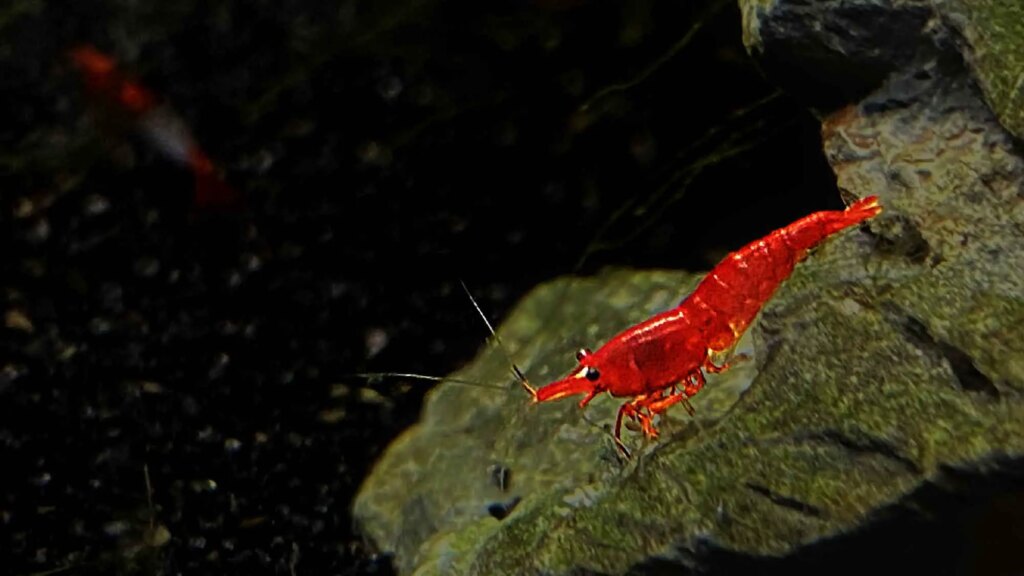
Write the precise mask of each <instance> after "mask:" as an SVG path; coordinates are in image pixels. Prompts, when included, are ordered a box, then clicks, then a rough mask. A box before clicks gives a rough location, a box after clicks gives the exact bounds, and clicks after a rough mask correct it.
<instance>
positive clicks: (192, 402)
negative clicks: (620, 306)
mask: <svg viewBox="0 0 1024 576" xmlns="http://www.w3.org/2000/svg"><path fill="white" fill-rule="evenodd" d="M142 4H146V3H142ZM151 4H152V6H148V7H147V6H143V5H139V4H138V3H129V2H119V1H114V0H109V1H102V2H101V1H92V2H75V3H63V2H61V3H58V2H47V1H44V0H14V2H12V3H10V4H9V6H8V7H6V8H2V9H0V221H2V230H3V232H2V236H0V238H2V243H3V247H2V253H3V254H5V256H4V257H3V258H0V278H2V282H0V283H2V294H3V299H4V312H5V327H4V328H3V329H2V337H0V370H2V372H0V463H2V472H0V566H3V567H4V569H3V572H4V573H10V574H32V573H42V572H45V571H48V570H54V569H66V571H65V573H76V574H77V573H80V574H89V573H112V572H113V573H145V574H158V573H167V574H173V573H187V574H203V573H210V574H224V573H257V572H258V573H280V574H289V573H291V571H292V570H294V571H295V573H299V574H361V573H370V572H378V573H388V571H389V570H390V569H389V563H388V559H387V557H386V556H379V555H376V554H375V551H374V550H372V549H371V548H370V546H369V545H368V543H366V542H363V540H362V539H361V538H360V536H359V535H358V534H357V533H355V532H354V530H353V526H352V520H351V517H350V515H349V506H350V502H351V499H352V497H353V495H354V493H355V490H356V489H357V488H358V486H359V483H360V482H361V480H362V479H363V477H364V476H365V474H366V472H367V471H368V469H369V467H370V466H371V465H372V463H373V461H374V459H375V458H376V457H377V456H378V455H379V454H380V452H381V451H382V450H383V449H384V447H385V446H386V445H387V443H388V442H389V441H390V440H391V439H392V438H393V437H394V436H395V435H396V434H398V433H399V432H400V431H401V430H402V429H403V428H404V427H406V426H408V425H409V424H411V423H412V422H413V421H414V420H415V418H416V416H417V413H418V410H419V406H420V402H421V399H422V396H423V393H424V392H425V390H426V389H427V387H426V385H424V384H421V383H412V382H403V381H401V380H400V379H384V380H382V381H379V382H370V383H368V382H361V381H359V380H358V379H354V378H350V377H347V376H346V375H347V374H351V373H354V372H364V371H400V372H418V373H423V374H429V375H443V374H445V373H447V372H449V371H451V370H453V369H455V368H457V367H458V366H460V365H461V364H462V363H464V362H466V361H468V360H469V359H470V358H471V357H472V356H473V355H474V354H475V352H476V351H477V350H478V349H479V348H480V346H481V345H482V344H483V342H484V339H485V337H486V332H485V328H484V327H483V325H482V323H481V322H480V320H479V318H478V317H477V316H476V314H475V312H474V311H473V310H472V308H471V306H470V304H469V303H468V301H467V300H466V298H465V296H464V295H463V294H462V293H461V289H460V288H459V286H458V280H459V279H460V278H461V279H464V280H465V281H466V282H467V283H468V285H469V286H470V288H471V289H472V291H473V292H474V295H475V296H476V297H477V299H478V300H479V302H480V305H481V306H482V308H483V309H484V310H485V311H486V312H487V313H488V314H489V316H490V317H491V318H492V319H493V320H494V321H496V322H497V321H500V319H501V318H502V316H503V315H504V314H505V313H506V311H507V310H508V309H509V308H510V307H511V306H512V305H513V304H514V303H515V302H516V301H517V300H518V299H519V298H520V297H522V296H523V295H524V294H525V293H526V292H527V291H528V290H530V289H531V288H532V287H534V286H535V285H536V284H538V283H539V282H543V281H545V280H549V279H551V278H554V277H556V276H560V275H564V274H573V273H575V274H588V273H592V272H594V271H596V270H599V269H600V268H602V267H604V266H633V267H668V268H685V269H691V270H703V269H707V268H708V267H710V266H711V265H713V264H714V263H715V262H716V261H717V259H718V258H719V257H721V256H722V255H724V253H725V251H727V250H730V249H733V248H736V247H738V246H739V245H741V244H742V243H744V242H746V241H748V240H751V239H753V238H755V237H757V236H759V235H761V234H763V233H766V232H767V231H769V230H771V229H773V228H776V227H779V226H781V225H784V224H786V223H788V222H789V221H791V220H793V219H795V218H796V217H799V216H801V215H803V214H806V213H807V212H810V211H812V210H815V209H822V208H829V207H838V206H840V205H841V204H840V201H839V195H838V193H837V191H836V189H835V182H834V180H833V178H832V176H831V173H830V172H829V170H828V166H827V164H826V163H825V161H824V159H823V157H822V155H821V150H820V141H819V134H818V123H817V122H816V121H815V120H814V118H813V117H812V116H811V115H810V113H809V112H807V111H806V110H805V109H804V108H803V107H802V106H801V105H800V104H799V103H796V102H794V101H792V100H791V99H790V98H789V97H787V96H786V95H784V94H781V93H778V92H776V90H775V89H774V87H773V86H772V85H771V84H770V83H769V82H767V81H766V80H765V79H764V78H763V77H762V76H761V75H760V74H759V72H758V71H757V70H756V68H755V66H754V65H753V64H752V62H751V61H750V60H749V58H748V56H747V54H746V52H745V51H744V49H743V46H742V44H741V42H740V16H739V11H738V9H737V8H736V6H735V4H734V3H731V2H721V1H717V2H716V1H711V2H709V1H707V0H701V1H699V2H697V1H695V2H678V1H667V0H666V1H654V0H651V1H646V2H633V3H625V4H620V3H618V2H597V1H594V2H589V1H586V0H575V1H573V0H562V1H555V0H547V1H541V0H535V1H533V2H527V1H512V0H506V1H495V2H469V1H457V2H430V1H422V0H421V1H412V0H408V1H391V2H369V1H366V2H352V1H350V2H314V1H312V0H309V1H285V2H269V1H259V0H256V1H242V0H238V1H228V0H222V1H212V2H194V3H190V2H180V3H175V4H174V5H173V6H170V4H171V3H166V4H168V6H159V4H162V3H155V2H154V3H151ZM688 33H689V35H688ZM83 42H88V43H93V44H95V45H96V46H98V47H99V48H100V49H101V50H103V51H105V52H108V53H110V54H113V55H115V56H116V57H117V58H118V59H119V61H120V62H121V64H122V66H123V67H124V68H125V69H126V70H127V71H130V72H131V73H133V74H136V75H137V76H138V77H139V78H140V79H141V81H142V82H143V83H144V84H145V85H147V86H149V87H150V88H152V89H153V90H154V91H156V92H157V93H159V94H161V95H162V96H164V97H165V98H166V99H167V101H168V102H169V103H171V104H173V106H174V108H175V109H176V110H177V111H178V112H179V113H180V115H181V116H182V117H183V118H184V119H185V120H186V121H187V122H188V124H189V125H190V126H191V127H192V129H193V132H194V134H195V136H196V138H197V139H198V141H199V142H201V143H202V145H203V147H204V148H205V149H206V150H207V151H208V152H209V153H210V155H211V156H213V157H214V158H215V159H217V161H218V163H219V165H220V166H221V167H222V168H223V169H224V170H225V171H226V178H227V180H228V181H229V182H230V183H231V185H232V186H234V187H235V188H237V189H238V190H240V191H242V192H243V194H244V203H243V204H242V205H241V206H239V207H237V208H235V209H233V210H229V211H226V212H224V211H204V210H200V209H197V208H196V207H195V206H193V205H192V202H191V200H192V196H191V195H192V190H191V188H192V179H191V176H190V175H189V174H188V172H187V171H185V170H183V169H181V168H179V167H177V166H175V165H174V164H172V163H170V162H168V161H167V160H165V159H163V158H162V157H160V156H159V155H158V154H156V153H155V152H154V151H153V150H152V149H150V148H148V147H147V146H146V145H145V143H144V142H141V141H139V140H137V139H135V138H133V137H132V136H131V135H130V134H123V133H117V132H112V131H110V130H109V129H105V128H104V127H103V126H102V125H101V124H100V123H99V122H97V121H96V116H95V114H94V113H93V111H92V110H91V109H90V107H89V104H88V102H87V100H86V98H85V97H84V95H83V93H82V90H81V84H80V82H79V78H77V77H76V75H75V73H74V71H73V70H72V69H71V68H70V67H69V66H68V65H67V63H66V61H65V59H64V56H63V55H64V51H65V50H66V49H67V48H69V47H71V46H73V45H75V44H78V43H83ZM615 86H618V87H619V88H618V89H610V90H609V89H608V88H609V87H615ZM147 474H148V478H149V488H148V489H147V483H146V475H147ZM150 493H151V494H150ZM164 531H166V532H164ZM167 533H169V535H170V539H169V540H167V539H166V538H164V537H162V536H166V534H167Z"/></svg>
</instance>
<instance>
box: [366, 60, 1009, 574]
mask: <svg viewBox="0 0 1024 576" xmlns="http://www.w3.org/2000/svg"><path fill="white" fill-rule="evenodd" d="M823 142H824V148H825V152H826V154H827V156H828V158H829V161H830V163H831V165H832V167H833V169H834V170H835V172H836V175H837V180H838V184H839V188H840V190H841V191H842V193H843V194H844V195H846V196H848V197H849V198H851V199H852V198H858V197H864V196H867V195H871V194H877V195H879V196H880V197H881V204H882V205H883V207H884V212H883V213H882V214H881V215H880V216H878V217H877V218H875V219H873V220H871V221H870V222H868V223H866V224H865V225H863V226H861V227H859V228H858V229H852V230H848V231H845V232H843V233H841V234H838V235H837V236H836V237H834V238H832V239H830V240H829V241H828V242H826V243H825V244H824V245H823V246H821V247H820V248H819V249H817V250H816V251H815V252H814V253H813V254H812V255H811V256H810V258H808V260H807V261H805V262H804V263H802V264H800V265H799V266H798V267H797V269H796V271H795V272H794V274H793V275H792V277H791V278H790V279H789V280H788V281H787V282H786V283H784V284H783V285H782V287H781V288H780V289H779V291H778V293H777V294H776V295H775V297H774V298H772V300H770V301H769V302H768V303H767V305H766V307H765V309H764V311H763V313H762V314H761V316H760V317H759V319H758V321H757V322H755V324H754V325H753V326H752V328H751V331H750V332H751V336H752V338H750V339H749V340H747V341H745V342H744V346H743V350H744V351H745V352H746V353H748V354H751V355H752V359H751V360H749V361H747V362H744V363H741V364H740V365H739V366H737V367H736V368H734V369H733V370H730V371H729V372H726V373H725V374H724V375H722V376H720V377H717V378H713V379H711V380H709V383H708V386H707V387H706V388H705V390H704V391H702V392H701V394H699V395H698V396H697V397H696V398H695V402H694V404H695V407H696V409H697V417H696V418H693V419H691V418H689V417H688V416H686V414H685V411H683V410H681V409H673V410H670V411H669V413H668V414H667V418H663V419H662V420H661V423H660V427H661V430H662V437H661V438H660V439H659V440H658V441H657V442H654V443H651V442H645V441H644V440H643V439H642V438H641V437H640V435H639V434H636V433H634V432H631V431H626V432H624V436H625V441H626V443H627V444H628V445H629V446H630V447H631V448H632V449H633V452H634V458H633V459H631V460H629V461H623V460H621V459H620V458H618V456H617V454H616V451H615V449H614V446H613V444H612V443H611V441H610V440H609V438H608V435H607V432H606V429H607V428H608V426H609V425H610V424H611V423H612V422H613V417H614V414H615V410H616V409H617V407H618V405H619V403H620V401H619V400H617V399H612V398H609V397H607V396H605V397H602V398H598V399H596V400H595V401H594V402H593V403H592V404H591V405H590V406H588V408H587V409H586V410H585V411H580V410H579V409H578V408H577V407H576V405H575V402H573V401H572V400H568V399H566V400H563V401H558V402H553V403H548V404H541V405H531V404H530V403H529V398H528V396H527V395H526V394H525V393H524V392H522V390H520V389H519V388H518V384H517V383H516V382H514V380H513V379H512V378H511V376H509V375H508V364H507V361H506V360H505V359H504V357H503V356H502V354H501V353H500V352H498V351H496V350H493V349H488V350H486V351H485V352H484V353H482V354H481V356H480V357H479V358H478V359H477V360H476V361H475V362H474V363H473V364H472V365H470V366H468V367H467V368H466V369H465V370H463V371H462V372H460V373H459V374H457V375H455V376H456V377H459V378H463V379H467V380H475V381H484V382H491V383H497V384H500V385H501V386H503V388H502V389H484V388H472V387H467V386H459V385H456V384H453V383H452V384H444V385H441V386H440V387H438V388H437V389H436V390H435V391H434V392H433V393H432V394H431V395H430V397H429V399H428V402H427V405H426V407H425V408H424V415H423V418H422V420H421V422H420V423H419V424H418V425H417V426H416V427H414V428H413V429H411V430H409V431H408V432H407V433H406V434H405V435H403V436H402V437H401V438H400V439H399V440H398V441H396V443H395V444H394V445H393V446H392V447H391V448H390V449H389V450H388V452H387V453H386V454H385V455H384V457H383V458H382V459H381V460H380V462H379V463H378V465H377V467H376V469H375V470H374V472H373V474H372V475H371V476H370V478H369V479H368V480H367V481H366V484H365V485H364V487H363V489H362V491H361V493H360V496H359V498H358V499H357V501H356V504H355V514H356V517H357V519H358V520H359V521H360V522H361V524H362V527H363V529H364V531H365V533H366V534H367V535H368V536H370V537H371V538H372V539H373V540H374V541H375V542H376V543H377V544H378V545H380V546H381V547H382V548H384V549H388V550H394V551H395V552H396V553H397V557H398V561H399V567H400V569H401V570H402V571H403V572H404V573H416V574H536V573H543V574H576V573H601V574H624V573H629V572H641V573H643V572H647V571H649V570H651V571H662V572H666V573H674V572H676V571H688V570H690V571H708V570H714V569H715V568H716V567H720V566H721V565H722V559H723V558H732V559H743V561H746V562H751V563H752V564H748V565H746V566H748V567H749V566H754V567H756V568H758V569H760V568H763V567H764V566H775V567H776V568H779V567H784V566H789V565H786V564H779V562H783V561H784V560H786V559H793V558H800V557H801V554H807V556H806V557H813V554H809V553H807V552H806V551H808V550H812V549H815V550H821V548H820V547H821V546H823V545H824V544H823V543H828V542H842V541H844V540H852V539H854V538H855V537H856V536H857V535H861V536H862V535H864V534H871V532H872V531H873V530H877V529H879V526H880V525H881V524H882V523H883V520H882V519H883V518H886V517H893V516H899V515H900V514H905V513H906V512H905V511H906V510H923V513H924V514H932V513H934V514H939V513H940V509H942V508H943V506H956V505H957V503H958V502H962V501H966V500H967V499H968V498H975V499H978V498H981V499H984V498H986V497H990V498H996V496H992V495H993V494H996V495H997V494H998V490H999V489H997V488H996V487H995V486H996V484H997V483H995V482H994V481H992V480H989V479H992V478H1000V477H1012V478H1018V477H1019V475H1020V471H1021V470H1022V469H1024V401H1022V395H1021V392H1022V391H1024V328H1022V326H1024V203H1022V202H1021V198H1022V197H1024V160H1022V158H1021V156H1020V152H1019V149H1017V148H1016V147H1015V144H1014V142H1013V138H1012V136H1011V134H1009V133H1008V132H1007V131H1006V130H1005V129H1004V128H1003V126H1002V125H1001V124H1000V119H999V117H997V116H996V114H994V113H993V112H992V111H991V110H990V109H989V106H988V104H987V103H986V101H985V95H983V94H981V93H979V91H977V90H976V89H975V85H974V84H973V80H972V76H971V70H969V69H966V68H964V67H963V66H962V65H961V61H960V60H959V59H957V58H951V57H950V54H948V53H944V52H941V51H929V50H925V51H923V52H921V53H918V54H916V55H915V56H914V57H913V58H911V59H908V60H906V61H904V65H903V67H898V68H896V69H893V70H891V71H890V72H889V73H888V74H887V76H886V77H885V79H884V80H883V81H880V83H879V85H878V86H877V87H875V88H874V89H873V90H872V91H871V93H870V94H868V95H867V96H866V97H865V98H864V99H863V100H861V101H860V102H859V103H857V104H854V105H850V106H847V107H845V108H842V109H840V110H839V111H838V112H835V113H833V114H831V115H829V116H827V117H826V118H825V120H824V127H823ZM694 281H695V280H694V278H693V277H691V276H688V275H686V274H683V273H675V272H664V271H654V272H650V271H628V270H615V271H608V272H605V273H604V274H601V275H598V276H595V277H592V278H585V279H561V280H557V281H555V282H552V283H550V284H546V285H543V286H541V287H538V288H537V289H536V290H535V291H534V292H533V293H532V294H530V295H529V296H528V297H526V298H525V299H524V300H523V302H521V303H520V305H519V306H518V307H517V309H516V310H515V311H514V312H513V313H512V314H511V315H510V317H509V318H508V319H507V321H506V323H505V324H504V325H503V326H501V328H500V330H499V334H500V336H501V338H502V339H503V340H504V341H505V343H506V345H507V346H508V347H509V348H510V350H511V352H512V354H513V355H514V356H515V357H516V358H517V359H518V360H519V361H520V362H521V364H522V367H523V368H524V370H525V371H526V372H527V374H529V375H530V377H531V378H532V379H533V380H534V381H535V382H534V383H535V384H537V383H543V382H545V381H550V380H552V379H554V378H556V377H558V376H559V375H561V374H562V373H564V372H565V371H567V370H568V369H570V368H571V367H572V366H573V360H572V358H571V354H572V351H573V350H574V349H576V348H577V347H579V346H591V347H594V348H596V347H597V346H598V345H600V344H601V343H602V342H603V341H604V340H605V339H606V338H608V337H610V336H611V335H613V334H614V333H615V332H617V331H618V330H620V329H622V328H624V327H626V326H628V325H630V324H631V323H634V322H636V321H639V320H641V319H643V318H646V317H647V316H649V315H650V314H653V313H654V312H657V311H658V310H661V309H664V308H665V307H668V306H671V305H672V304H674V303H675V302H676V301H677V300H678V299H679V298H680V297H681V296H683V295H685V293H686V292H687V291H688V290H690V289H692V287H693V285H694ZM585 418H586V419H585ZM503 470H504V471H505V473H503V472H502V471H503ZM963 478H969V479H971V481H970V482H968V483H967V484H968V485H970V486H971V489H970V490H969V491H967V490H965V491H961V492H957V488H956V486H957V482H958V481H959V480H958V479H963ZM987 483H988V484H987ZM1017 486H1018V487H1017V488H1016V489H1015V490H1017V491H1018V492H1016V493H1019V485H1017ZM979 487H980V488H982V489H980V490H979V489H978V488H979ZM943 491H945V492H948V493H949V494H950V496H948V497H947V500H945V501H944V500H942V498H940V497H938V496H935V493H937V492H943ZM922 494H929V495H931V496H930V497H929V498H922V496H921V495H922ZM986 495H989V496H986ZM983 506H985V505H983ZM989 508H990V509H991V508H992V507H991V506H990V507H989ZM901 511H903V512H901ZM993 530H996V528H993ZM914 537H915V534H914V533H912V532H907V533H904V534H898V538H897V542H896V544H894V546H896V545H898V544H899V540H911V539H913V538H914ZM892 540H893V539H892V538H884V541H886V542H891V541H892ZM953 541H954V542H955V541H956V540H955V538H954V539H953ZM933 548H935V547H933ZM874 550H875V548H869V549H868V550H867V553H862V554H859V555H856V556H854V558H855V559H856V560H857V561H859V562H862V563H861V564H859V565H858V566H862V567H864V566H872V567H873V566H878V564H870V557H871V553H872V552H873V551H874ZM954 552H955V551H954V550H949V549H942V548H935V549H934V550H933V551H931V552H929V553H928V555H927V556H916V557H915V556H909V557H907V558H904V559H903V561H904V563H903V564H901V565H902V566H909V567H914V566H918V565H919V563H920V562H921V561H922V560H923V559H925V558H931V559H933V560H932V563H931V565H933V566H944V564H943V562H944V558H947V557H951V558H959V557H956V556H952V554H953V553H954ZM758 562H761V564H758ZM772 562H775V564H772ZM1018 565H1019V564H1018ZM803 566H805V567H806V566H808V565H807V564H804V565H803ZM812 566H813V564H812ZM818 566H819V567H826V566H828V565H827V564H826V563H823V564H820V565H818ZM830 567H831V568H834V567H835V566H830ZM845 568H847V569H848V570H849V569H851V568H850V567H849V566H846V567H845ZM890 568H891V565H890ZM964 569H965V571H966V572H967V573H970V572H971V571H972V570H971V569H970V566H966V567H965V568H964ZM659 573H661V572H659Z"/></svg>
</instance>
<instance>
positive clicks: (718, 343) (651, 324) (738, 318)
mask: <svg viewBox="0 0 1024 576" xmlns="http://www.w3.org/2000/svg"><path fill="white" fill-rule="evenodd" d="M881 210H882V208H881V206H879V205H878V198H877V197H875V196H871V197H868V198H864V199H862V200H860V201H858V202H855V203H854V204H852V205H850V206H849V207H848V208H847V209H846V210H826V211H821V212H815V213H813V214H810V215H809V216H805V217H804V218H801V219H800V220H797V221H796V222H793V223H792V224H790V225H788V226H786V227H784V228H781V229H779V230H775V231H774V232H772V233H770V234H769V235H767V236H765V237H764V238H762V239H760V240H757V241H755V242H752V243H750V244H748V245H746V246H744V247H743V248H741V249H739V250H737V251H736V252H733V253H731V254H729V255H728V256H726V257H725V259H724V260H722V262H720V263H719V264H718V265H717V266H715V267H714V269H712V270H711V271H710V272H709V273H708V274H707V275H706V276H705V277H704V278H703V280H701V282H700V284H698V286H697V288H696V289H695V290H694V291H693V292H692V293H691V294H690V295H689V296H688V297H687V298H686V299H684V300H683V301H682V303H680V304H679V306H677V307H675V308H673V309H670V310H667V311H665V312H662V313H660V314H657V315H655V316H653V317H651V318H649V319H647V320H645V321H643V322H641V323H639V324H637V325H635V326H632V327H630V328H627V329H626V330H624V331H622V332H621V333H619V334H618V335H616V336H614V337H613V338H611V339H610V340H608V341H607V342H606V343H605V344H604V345H603V346H601V347H600V348H599V349H598V350H597V351H594V352H591V351H590V350H587V349H582V350H580V351H579V352H577V353H576V360H577V366H576V368H574V369H573V370H572V372H570V373H569V375H568V376H566V377H564V378H562V379H561V380H557V381H555V382H552V383H550V384H547V385H545V386H542V387H540V388H539V389H537V390H535V391H534V390H532V389H530V390H531V393H532V394H533V400H534V402H548V401H551V400H558V399H560V398H565V397H566V396H573V395H577V394H583V395H584V397H583V399H582V400H581V401H580V402H579V406H580V408H583V407H585V406H586V405H587V403H588V402H590V401H591V400H592V399H593V398H594V397H595V396H596V395H597V394H599V393H601V392H608V393H609V394H611V395H612V396H617V397H628V398H630V400H628V401H627V402H625V403H624V404H623V405H622V407H621V408H619V413H618V416H617V417H616V419H615V433H614V438H615V441H616V443H617V444H618V445H619V447H620V448H623V449H624V447H623V445H622V443H621V439H620V431H621V428H622V421H623V418H629V419H630V420H632V421H634V422H636V423H638V424H639V426H640V428H641V429H642V430H643V432H644V433H645V434H646V435H647V436H648V437H651V438H655V437H657V436H658V431H657V429H656V428H655V426H654V423H653V418H654V416H656V415H658V414H660V413H662V412H664V411H665V410H667V409H668V408H669V407H671V406H673V405H674V404H678V403H683V404H684V405H685V406H686V408H687V410H688V411H689V412H690V413H691V415H692V414H693V409H692V408H691V407H690V405H689V402H688V401H687V400H688V399H689V398H691V397H693V396H694V395H695V394H697V393H698V392H700V390H701V388H703V387H704V383H705V376H704V373H705V372H707V373H718V372H722V371H724V370H726V369H728V368H729V363H728V362H727V361H726V362H721V363H719V359H721V358H727V357H728V355H729V354H730V353H731V351H732V350H733V349H734V348H735V346H736V343H737V341H738V340H739V338H740V336H742V334H743V333H744V331H745V330H746V329H747V327H748V326H749V325H750V323H751V322H752V321H753V320H754V318H755V317H756V316H757V313H758V312H759V311H760V310H761V308H762V306H763V305H764V303H765V302H767V301H768V299H769V298H771V296H772V294H774V293H775V290H776V289H777V288H778V287H779V285H780V284H782V282H783V281H784V280H785V279H786V278H787V277H789V275H790V273H792V271H793V268H794V267H795V266H796V264H797V263H798V262H799V261H801V260H803V259H804V258H805V257H806V255H807V253H808V251H809V250H810V249H811V248H813V247H814V246H816V245H818V244H819V243H821V242H822V241H824V240H825V239H826V238H828V237H829V236H831V235H833V234H835V233H837V232H839V231H841V230H843V229H845V228H848V227H851V226H854V225H856V224H858V223H860V222H863V221H864V220H867V219H868V218H871V217H873V216H875V215H876V214H878V213H879V212H881Z"/></svg>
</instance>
